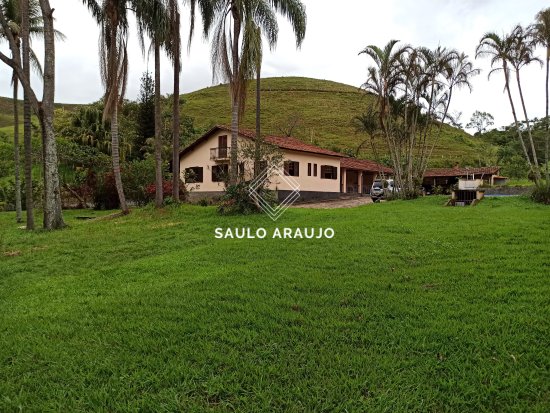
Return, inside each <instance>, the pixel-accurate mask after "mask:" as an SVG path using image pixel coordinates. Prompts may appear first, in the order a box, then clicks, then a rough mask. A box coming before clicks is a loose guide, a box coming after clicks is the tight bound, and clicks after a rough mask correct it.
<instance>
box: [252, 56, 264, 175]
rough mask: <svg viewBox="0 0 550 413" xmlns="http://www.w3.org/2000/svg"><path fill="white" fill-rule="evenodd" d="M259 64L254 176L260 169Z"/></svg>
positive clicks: (259, 68)
mask: <svg viewBox="0 0 550 413" xmlns="http://www.w3.org/2000/svg"><path fill="white" fill-rule="evenodd" d="M261 70H262V69H261V66H260V65H258V66H257V67H256V141H255V143H254V176H258V175H259V174H260V173H261V172H262V171H260V161H261V159H260V146H261V107H260V106H261Z"/></svg>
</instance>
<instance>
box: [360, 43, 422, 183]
mask: <svg viewBox="0 0 550 413" xmlns="http://www.w3.org/2000/svg"><path fill="white" fill-rule="evenodd" d="M398 42H399V40H390V41H389V42H388V43H387V44H386V45H385V46H384V48H380V47H378V46H376V45H368V46H367V47H365V48H364V49H363V50H361V51H360V52H359V54H360V55H361V54H366V55H367V56H369V57H370V58H371V59H372V61H373V62H374V66H370V67H369V68H368V69H367V73H368V77H367V81H366V82H365V83H364V84H363V85H362V88H363V89H365V90H366V91H367V92H371V93H373V94H374V95H375V96H376V110H377V112H378V122H379V127H380V130H381V131H382V133H383V135H384V137H385V139H386V143H387V145H388V150H389V152H390V157H391V160H392V165H393V169H394V175H395V179H396V182H397V186H398V187H400V188H405V185H404V184H405V182H404V180H405V177H404V171H403V165H402V162H401V154H400V150H399V144H398V142H397V139H396V136H395V134H394V133H393V127H392V123H391V121H392V116H391V115H392V108H391V103H392V101H395V97H396V94H397V92H398V86H399V85H400V84H402V83H403V81H404V80H403V78H404V77H405V78H406V77H407V76H408V75H407V74H406V73H403V59H404V58H403V55H404V54H405V53H406V52H407V51H412V52H413V53H411V54H409V56H408V60H409V61H410V64H409V66H410V67H411V70H413V69H414V67H415V64H414V61H415V59H416V52H415V51H414V50H412V49H411V48H409V47H407V46H403V47H396V45H397V43H398ZM409 73H410V75H409V76H410V77H414V76H413V73H412V72H409ZM406 84H407V85H408V84H409V82H407V83H406ZM405 96H408V88H405ZM407 112H408V111H405V113H407Z"/></svg>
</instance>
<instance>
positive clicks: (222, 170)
mask: <svg viewBox="0 0 550 413" xmlns="http://www.w3.org/2000/svg"><path fill="white" fill-rule="evenodd" d="M228 175H229V165H228V164H222V165H214V166H213V167H212V182H223V181H225V180H226V179H227V177H228Z"/></svg>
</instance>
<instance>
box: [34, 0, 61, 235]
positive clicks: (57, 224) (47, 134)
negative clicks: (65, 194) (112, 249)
mask: <svg viewBox="0 0 550 413" xmlns="http://www.w3.org/2000/svg"><path fill="white" fill-rule="evenodd" d="M40 6H41V9H42V16H43V18H44V49H45V57H44V87H43V97H42V104H41V105H40V113H39V115H40V116H39V117H40V123H41V126H42V146H43V153H44V228H45V229H49V230H52V229H59V228H63V227H64V226H65V223H64V221H63V213H62V207H61V190H60V188H59V171H58V165H57V164H58V159H57V145H56V142H55V133H54V126H53V118H54V109H55V108H54V98H55V33H54V28H53V15H52V13H53V10H51V8H50V5H49V2H48V1H47V0H40Z"/></svg>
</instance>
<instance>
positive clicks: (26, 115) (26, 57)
mask: <svg viewBox="0 0 550 413" xmlns="http://www.w3.org/2000/svg"><path fill="white" fill-rule="evenodd" d="M21 40H22V46H23V47H22V57H23V58H22V62H23V74H24V75H25V77H26V78H27V79H28V80H29V81H30V78H31V77H30V72H31V70H30V41H29V3H28V2H27V1H22V2H21ZM23 99H24V100H23V143H24V147H25V207H26V210H27V229H28V230H33V229H34V205H33V196H32V136H31V102H30V97H29V95H28V93H27V92H26V91H25V92H24V97H23Z"/></svg>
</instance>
